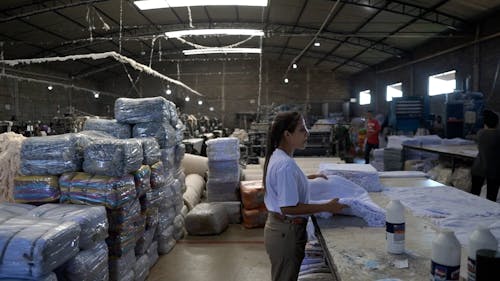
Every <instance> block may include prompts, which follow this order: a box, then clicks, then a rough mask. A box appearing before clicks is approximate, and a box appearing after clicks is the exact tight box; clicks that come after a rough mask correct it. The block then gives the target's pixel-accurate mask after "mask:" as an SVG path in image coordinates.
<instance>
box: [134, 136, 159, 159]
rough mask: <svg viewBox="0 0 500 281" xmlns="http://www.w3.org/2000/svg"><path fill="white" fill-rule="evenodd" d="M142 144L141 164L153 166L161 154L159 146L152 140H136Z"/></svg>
mask: <svg viewBox="0 0 500 281" xmlns="http://www.w3.org/2000/svg"><path fill="white" fill-rule="evenodd" d="M137 140H138V141H139V142H140V143H141V144H142V153H143V158H144V160H143V162H142V163H143V164H145V165H153V164H155V163H156V162H158V161H160V157H161V152H160V145H158V142H157V141H156V139H154V138H138V139H137Z"/></svg>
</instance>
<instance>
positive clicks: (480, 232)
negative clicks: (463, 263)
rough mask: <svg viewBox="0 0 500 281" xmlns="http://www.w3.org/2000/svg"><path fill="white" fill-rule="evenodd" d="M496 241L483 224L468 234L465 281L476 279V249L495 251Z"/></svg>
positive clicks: (474, 280)
mask: <svg viewBox="0 0 500 281" xmlns="http://www.w3.org/2000/svg"><path fill="white" fill-rule="evenodd" d="M497 247H498V241H497V239H496V238H495V236H493V234H491V232H490V230H489V229H488V228H487V227H484V226H478V228H477V229H476V230H474V232H472V234H471V235H470V236H469V251H468V253H467V254H468V256H469V257H468V259H467V281H476V252H477V250H493V251H496V250H497Z"/></svg>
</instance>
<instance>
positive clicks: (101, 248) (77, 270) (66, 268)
mask: <svg viewBox="0 0 500 281" xmlns="http://www.w3.org/2000/svg"><path fill="white" fill-rule="evenodd" d="M56 272H57V275H58V280H68V281H108V280H109V269H108V246H107V245H106V243H105V242H104V241H102V242H100V243H98V244H96V245H95V246H94V247H93V248H90V249H88V250H85V251H81V252H79V253H78V254H77V255H76V256H75V257H74V258H72V259H70V260H69V261H67V262H66V263H65V264H64V265H62V266H61V267H60V268H59V269H58V270H57V271H56Z"/></svg>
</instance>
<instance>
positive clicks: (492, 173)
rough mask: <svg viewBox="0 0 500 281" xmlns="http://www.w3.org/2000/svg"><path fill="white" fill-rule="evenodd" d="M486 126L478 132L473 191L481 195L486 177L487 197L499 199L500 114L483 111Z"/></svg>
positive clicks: (473, 171) (473, 169)
mask: <svg viewBox="0 0 500 281" xmlns="http://www.w3.org/2000/svg"><path fill="white" fill-rule="evenodd" d="M483 121H484V128H483V129H481V130H480V131H479V132H478V133H477V148H478V154H477V157H476V159H474V164H473V165H472V169H471V175H472V189H471V193H472V194H475V195H479V194H480V193H481V188H482V186H483V183H484V180H485V179H486V188H487V192H486V198H487V199H489V200H491V201H495V202H496V200H497V195H498V187H499V186H500V149H498V144H500V131H499V130H498V128H497V127H498V115H497V114H496V113H495V112H493V111H491V110H487V109H486V110H484V111H483Z"/></svg>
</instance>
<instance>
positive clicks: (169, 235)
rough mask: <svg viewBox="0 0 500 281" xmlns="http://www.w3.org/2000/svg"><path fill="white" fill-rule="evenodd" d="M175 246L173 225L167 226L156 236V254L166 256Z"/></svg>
mask: <svg viewBox="0 0 500 281" xmlns="http://www.w3.org/2000/svg"><path fill="white" fill-rule="evenodd" d="M175 244H176V240H175V239H174V226H173V225H170V226H168V227H167V228H165V229H164V230H163V231H162V232H160V233H159V234H158V253H160V255H165V254H168V253H169V252H170V251H171V250H172V248H173V247H174V246H175Z"/></svg>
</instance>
